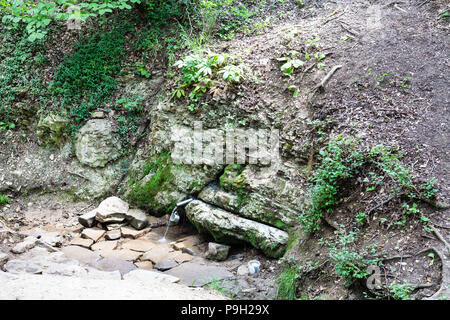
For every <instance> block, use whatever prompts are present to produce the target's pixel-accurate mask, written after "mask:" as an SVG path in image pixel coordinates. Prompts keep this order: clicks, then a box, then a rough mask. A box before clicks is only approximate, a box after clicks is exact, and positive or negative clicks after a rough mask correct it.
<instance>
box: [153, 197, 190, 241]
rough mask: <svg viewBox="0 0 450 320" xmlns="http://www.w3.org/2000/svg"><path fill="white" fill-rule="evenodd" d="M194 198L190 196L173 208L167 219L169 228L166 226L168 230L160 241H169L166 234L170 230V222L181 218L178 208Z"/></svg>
mask: <svg viewBox="0 0 450 320" xmlns="http://www.w3.org/2000/svg"><path fill="white" fill-rule="evenodd" d="M192 200H193V199H192V198H190V199H187V200H184V201H182V202H179V203H177V205H176V206H175V208H173V210H172V213H171V214H170V218H169V221H167V228H166V231H165V232H164V236H163V237H162V238H161V239H159V240H158V242H167V239H166V235H167V232H168V231H169V227H170V222H172V221H173V222H175V223H177V222H178V221H179V220H180V216H179V215H178V214H177V208H178V207H180V206H183V205H186V204H188V203H189V202H191V201H192Z"/></svg>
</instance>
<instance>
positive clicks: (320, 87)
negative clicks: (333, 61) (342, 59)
mask: <svg viewBox="0 0 450 320" xmlns="http://www.w3.org/2000/svg"><path fill="white" fill-rule="evenodd" d="M340 68H342V65H337V66H334V67H333V68H332V69H331V70H330V72H328V74H327V75H326V76H325V78H323V79H322V81H320V83H319V84H318V85H317V86H315V87H314V89H313V92H316V91H317V90H319V91H321V90H324V87H325V85H326V84H327V82H328V81H329V80H330V78H331V77H332V76H333V74H334V73H335V72H336V71H337V70H339V69H340Z"/></svg>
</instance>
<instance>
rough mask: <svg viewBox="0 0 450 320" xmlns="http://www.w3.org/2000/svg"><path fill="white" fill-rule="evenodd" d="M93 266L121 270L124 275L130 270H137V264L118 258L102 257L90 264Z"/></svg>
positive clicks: (103, 269) (106, 269)
mask: <svg viewBox="0 0 450 320" xmlns="http://www.w3.org/2000/svg"><path fill="white" fill-rule="evenodd" d="M90 265H91V266H92V267H93V268H96V269H99V270H102V271H119V272H120V274H121V275H122V276H124V275H125V274H127V273H128V272H130V271H133V270H136V269H137V268H136V266H135V265H134V264H132V263H131V262H129V261H127V260H124V259H118V258H111V257H109V258H108V257H107V258H102V259H100V260H97V261H95V262H93V263H91V264H90Z"/></svg>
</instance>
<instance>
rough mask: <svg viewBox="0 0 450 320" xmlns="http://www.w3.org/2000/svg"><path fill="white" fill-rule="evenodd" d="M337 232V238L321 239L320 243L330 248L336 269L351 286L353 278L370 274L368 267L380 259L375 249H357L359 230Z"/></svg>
mask: <svg viewBox="0 0 450 320" xmlns="http://www.w3.org/2000/svg"><path fill="white" fill-rule="evenodd" d="M335 234H336V239H335V240H320V241H319V243H320V244H325V245H327V246H328V247H329V248H330V252H329V256H330V259H331V262H332V263H333V265H334V268H335V269H334V270H335V272H336V273H337V274H338V275H339V277H340V278H341V279H343V280H345V281H346V285H347V286H349V285H350V284H351V281H352V280H353V279H362V278H365V277H367V276H368V275H369V273H368V271H367V267H368V266H370V265H377V264H378V263H379V259H378V257H377V254H376V252H375V250H374V249H372V251H371V252H369V251H368V250H367V249H363V250H360V251H358V250H356V248H355V245H354V242H355V241H356V236H357V232H353V231H352V232H349V233H348V234H347V233H346V232H345V231H344V230H338V231H336V232H335ZM367 257H371V258H367Z"/></svg>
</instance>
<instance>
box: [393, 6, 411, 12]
mask: <svg viewBox="0 0 450 320" xmlns="http://www.w3.org/2000/svg"><path fill="white" fill-rule="evenodd" d="M394 8H395V9H397V10H400V11H403V12H405V13H408V11H406V10H405V9H402V8H400V7H399V6H397V4H394Z"/></svg>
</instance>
